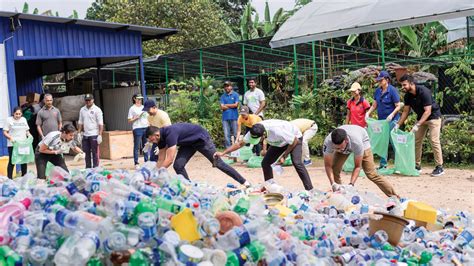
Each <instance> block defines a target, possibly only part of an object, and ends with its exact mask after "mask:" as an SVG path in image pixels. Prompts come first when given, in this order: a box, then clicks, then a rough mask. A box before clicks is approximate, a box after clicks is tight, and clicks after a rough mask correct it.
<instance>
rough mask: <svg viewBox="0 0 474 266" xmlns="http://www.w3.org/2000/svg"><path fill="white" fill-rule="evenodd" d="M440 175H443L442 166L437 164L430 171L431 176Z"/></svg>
mask: <svg viewBox="0 0 474 266" xmlns="http://www.w3.org/2000/svg"><path fill="white" fill-rule="evenodd" d="M441 175H444V170H443V166H441V165H438V166H436V167H435V169H434V170H433V172H431V176H441Z"/></svg>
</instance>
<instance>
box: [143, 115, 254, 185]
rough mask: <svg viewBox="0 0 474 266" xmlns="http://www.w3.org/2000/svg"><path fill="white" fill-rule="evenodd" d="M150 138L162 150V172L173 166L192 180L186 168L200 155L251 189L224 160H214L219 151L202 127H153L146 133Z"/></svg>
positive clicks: (158, 165) (159, 159)
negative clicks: (163, 169)
mask: <svg viewBox="0 0 474 266" xmlns="http://www.w3.org/2000/svg"><path fill="white" fill-rule="evenodd" d="M146 136H147V138H148V141H149V142H151V143H153V144H157V145H158V148H159V150H160V151H159V153H158V162H157V167H158V168H161V167H164V168H168V167H170V166H171V165H172V164H173V168H174V170H175V172H176V173H177V174H180V175H183V176H184V177H185V178H186V179H189V176H188V173H187V172H186V169H185V166H186V164H187V163H188V161H189V160H190V159H191V157H193V155H194V154H195V153H196V152H197V151H198V152H200V153H201V154H202V155H204V157H206V158H207V159H208V160H209V161H210V162H211V163H212V165H213V166H214V167H217V168H218V169H219V170H221V171H222V172H224V173H226V174H227V175H228V176H230V177H232V178H233V179H234V180H235V181H237V182H239V183H240V184H242V185H245V186H247V187H248V186H250V184H249V182H247V181H246V180H245V178H243V177H242V176H241V175H240V174H239V173H238V172H237V171H236V170H235V169H234V168H232V167H231V166H230V165H228V164H226V163H225V162H224V161H223V160H222V159H221V158H214V154H215V153H216V147H215V146H214V143H213V142H212V140H211V136H210V135H209V132H207V130H205V129H204V128H203V127H201V126H199V125H195V124H190V123H177V124H173V125H171V126H167V127H162V128H157V127H154V126H149V127H148V128H147V130H146ZM178 147H179V149H178ZM173 161H174V163H173Z"/></svg>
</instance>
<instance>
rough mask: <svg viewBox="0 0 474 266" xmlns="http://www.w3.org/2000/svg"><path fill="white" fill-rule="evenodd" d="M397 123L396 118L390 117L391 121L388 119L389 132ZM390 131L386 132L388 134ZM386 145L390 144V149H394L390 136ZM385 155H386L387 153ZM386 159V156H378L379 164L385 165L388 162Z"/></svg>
mask: <svg viewBox="0 0 474 266" xmlns="http://www.w3.org/2000/svg"><path fill="white" fill-rule="evenodd" d="M397 123H398V119H392V121H390V123H389V125H390V132H391V131H392V129H393V128H394V127H395V125H396V124H397ZM390 132H389V133H388V134H390ZM388 145H389V146H392V149H395V146H393V144H392V138H391V137H390V138H389V142H388ZM387 157H388V154H387ZM387 159H388V158H383V157H382V158H380V166H387V164H388V162H387Z"/></svg>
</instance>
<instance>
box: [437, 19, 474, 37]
mask: <svg viewBox="0 0 474 266" xmlns="http://www.w3.org/2000/svg"><path fill="white" fill-rule="evenodd" d="M466 20H467V19H466V18H454V19H448V20H443V21H440V23H441V24H443V26H444V27H445V28H446V29H447V30H448V34H447V38H448V43H451V42H454V41H457V40H459V39H463V38H466V37H467V23H466ZM469 35H470V36H471V37H474V19H472V17H470V18H469Z"/></svg>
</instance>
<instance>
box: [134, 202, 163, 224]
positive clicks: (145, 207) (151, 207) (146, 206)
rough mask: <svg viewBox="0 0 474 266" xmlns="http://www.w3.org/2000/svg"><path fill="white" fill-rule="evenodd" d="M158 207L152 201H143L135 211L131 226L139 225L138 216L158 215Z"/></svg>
mask: <svg viewBox="0 0 474 266" xmlns="http://www.w3.org/2000/svg"><path fill="white" fill-rule="evenodd" d="M157 210H158V207H157V206H156V204H155V203H154V202H152V201H150V200H141V201H140V202H139V203H138V204H137V206H136V207H135V209H134V210H133V218H132V221H131V222H130V224H131V225H137V222H138V216H139V215H140V214H142V213H144V212H151V213H156V211H157Z"/></svg>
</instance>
